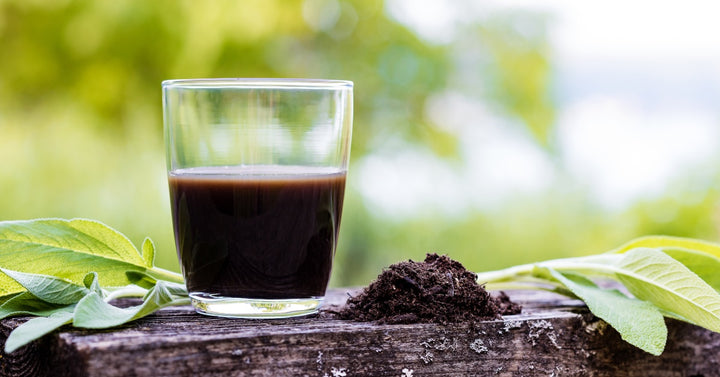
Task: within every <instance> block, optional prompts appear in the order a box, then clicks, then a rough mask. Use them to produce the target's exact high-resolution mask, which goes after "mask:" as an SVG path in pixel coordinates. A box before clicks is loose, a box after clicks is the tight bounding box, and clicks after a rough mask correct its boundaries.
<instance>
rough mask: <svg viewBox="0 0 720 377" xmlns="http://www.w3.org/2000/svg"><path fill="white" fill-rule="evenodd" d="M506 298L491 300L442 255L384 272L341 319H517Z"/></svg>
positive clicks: (352, 300)
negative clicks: (504, 316)
mask: <svg viewBox="0 0 720 377" xmlns="http://www.w3.org/2000/svg"><path fill="white" fill-rule="evenodd" d="M520 310H521V307H520V305H518V304H517V303H514V302H512V301H510V298H509V297H508V296H507V295H505V293H503V292H500V294H499V296H498V297H493V296H491V295H490V293H488V291H486V290H485V288H484V287H483V286H481V285H480V284H478V283H477V281H476V275H475V273H473V272H470V271H468V270H466V269H465V267H463V265H462V264H460V262H457V261H455V260H452V259H450V258H448V257H447V256H445V255H442V256H439V255H437V254H428V255H427V257H426V258H425V261H424V262H413V261H412V260H410V261H407V262H400V263H397V264H393V265H391V266H390V267H388V268H387V269H385V270H384V271H383V272H382V273H381V274H380V276H378V278H377V280H375V281H374V282H372V283H371V284H370V285H369V286H368V287H366V288H365V289H364V290H363V291H362V293H360V294H359V295H357V296H355V297H350V298H349V299H348V302H347V306H346V307H345V308H343V309H342V310H340V311H339V312H338V314H339V315H340V317H341V318H344V319H350V320H356V321H378V322H379V323H417V322H425V323H427V322H434V323H441V324H447V323H451V322H461V321H476V320H488V319H496V318H500V316H501V315H504V314H517V313H520Z"/></svg>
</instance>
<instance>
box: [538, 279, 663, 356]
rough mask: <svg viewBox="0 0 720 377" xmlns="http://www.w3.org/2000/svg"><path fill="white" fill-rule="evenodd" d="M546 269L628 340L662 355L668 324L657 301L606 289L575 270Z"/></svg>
mask: <svg viewBox="0 0 720 377" xmlns="http://www.w3.org/2000/svg"><path fill="white" fill-rule="evenodd" d="M538 268H539V269H545V270H546V272H547V274H548V275H550V276H551V277H552V279H554V280H556V281H558V282H560V283H561V284H563V285H564V286H565V287H567V289H569V290H570V291H571V292H572V293H573V294H574V295H575V296H577V297H578V298H580V299H581V300H583V301H584V302H585V304H586V305H587V307H588V309H590V311H591V312H592V313H593V314H594V315H595V316H597V317H598V318H600V319H602V320H604V321H605V322H607V323H608V324H609V325H610V326H612V327H613V328H614V329H615V330H617V332H618V333H619V334H620V336H621V337H622V339H623V340H625V341H626V342H628V343H630V344H632V345H634V346H636V347H638V348H640V349H642V350H643V351H645V352H648V353H650V354H652V355H655V356H659V355H660V354H662V352H663V350H664V349H665V344H666V343H667V334H668V331H667V326H666V325H665V319H664V318H663V315H662V313H660V310H658V309H657V307H655V306H654V305H653V304H651V303H649V302H646V301H641V300H637V299H633V298H630V297H628V296H626V295H625V294H624V293H622V292H620V291H619V290H617V289H603V288H600V287H598V286H597V285H596V284H595V283H594V282H593V281H592V280H590V279H588V278H586V277H584V276H582V275H579V274H574V273H568V272H565V273H560V272H558V271H555V270H553V269H551V268H542V267H538Z"/></svg>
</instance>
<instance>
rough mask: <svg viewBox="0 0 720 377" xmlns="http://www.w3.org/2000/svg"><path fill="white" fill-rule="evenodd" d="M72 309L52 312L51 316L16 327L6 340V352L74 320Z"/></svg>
mask: <svg viewBox="0 0 720 377" xmlns="http://www.w3.org/2000/svg"><path fill="white" fill-rule="evenodd" d="M72 318H73V313H72V312H71V311H60V312H56V313H53V314H51V315H50V316H49V317H39V318H33V319H31V320H29V321H27V322H25V323H23V324H22V325H20V326H18V327H17V328H15V329H14V330H13V331H12V332H11V333H10V335H9V336H8V338H7V340H6V341H5V353H11V352H13V351H15V350H17V349H18V348H20V347H22V346H24V345H26V344H28V343H30V342H32V341H33V340H35V339H40V338H42V337H43V336H44V335H46V334H49V333H51V332H53V331H55V330H56V329H59V328H60V327H62V326H63V325H66V324H68V323H71V322H72Z"/></svg>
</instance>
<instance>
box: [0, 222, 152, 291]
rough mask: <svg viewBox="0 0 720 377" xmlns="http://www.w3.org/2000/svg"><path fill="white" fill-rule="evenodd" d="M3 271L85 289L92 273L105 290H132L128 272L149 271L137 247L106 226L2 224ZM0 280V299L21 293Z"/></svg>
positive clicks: (4, 279) (12, 284)
mask: <svg viewBox="0 0 720 377" xmlns="http://www.w3.org/2000/svg"><path fill="white" fill-rule="evenodd" d="M0 266H2V267H3V268H5V269H8V270H13V271H22V272H25V273H33V274H40V275H52V276H55V277H59V278H62V279H67V280H70V281H73V282H76V283H82V280H83V278H84V277H85V275H86V274H87V273H88V272H90V271H95V272H97V273H98V276H99V279H100V284H101V285H102V286H103V287H118V286H124V285H127V284H129V282H128V280H127V277H126V275H125V271H129V270H140V271H144V270H146V261H145V260H144V259H143V257H142V255H141V254H140V253H139V252H138V251H137V249H136V248H135V247H134V246H133V244H132V243H131V242H130V240H128V239H127V238H126V237H125V236H123V235H122V234H121V233H119V232H117V231H116V230H114V229H112V228H110V227H108V226H107V225H105V224H103V223H101V222H98V221H93V220H85V219H73V220H63V219H39V220H28V221H3V222H0ZM8 280H9V278H8V277H5V276H2V277H0V296H3V295H7V294H12V293H17V292H20V291H22V288H21V287H20V286H19V285H17V284H16V283H15V282H14V281H12V282H8Z"/></svg>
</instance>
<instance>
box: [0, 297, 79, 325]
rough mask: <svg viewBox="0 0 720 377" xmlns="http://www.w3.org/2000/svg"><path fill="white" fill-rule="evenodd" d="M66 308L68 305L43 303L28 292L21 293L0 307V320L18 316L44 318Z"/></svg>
mask: <svg viewBox="0 0 720 377" xmlns="http://www.w3.org/2000/svg"><path fill="white" fill-rule="evenodd" d="M68 307H69V306H68V305H58V304H51V303H49V302H46V301H43V300H41V299H39V298H37V297H35V295H33V294H32V293H30V292H22V293H18V294H16V295H14V296H13V297H11V298H9V299H8V300H6V301H5V302H4V303H3V304H2V305H0V319H3V318H8V317H14V316H18V315H34V316H40V317H46V316H49V315H50V314H52V313H54V312H56V311H58V310H61V309H66V308H68Z"/></svg>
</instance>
